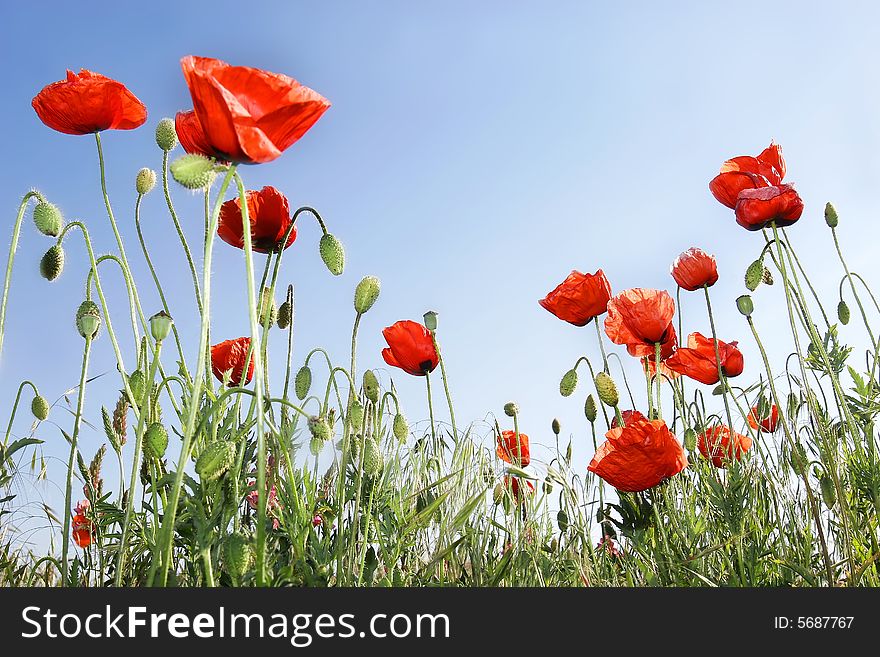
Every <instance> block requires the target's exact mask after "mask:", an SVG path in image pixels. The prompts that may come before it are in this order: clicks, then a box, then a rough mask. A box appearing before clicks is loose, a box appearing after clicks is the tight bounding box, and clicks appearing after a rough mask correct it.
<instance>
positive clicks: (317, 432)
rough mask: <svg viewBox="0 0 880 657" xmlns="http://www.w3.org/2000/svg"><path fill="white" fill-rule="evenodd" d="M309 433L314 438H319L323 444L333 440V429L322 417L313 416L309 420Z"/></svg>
mask: <svg viewBox="0 0 880 657" xmlns="http://www.w3.org/2000/svg"><path fill="white" fill-rule="evenodd" d="M309 431H310V432H311V434H312V437H313V438H317V439H318V440H320V441H321V442H322V443H326V442H327V441H328V440H330V439H331V438H333V427H331V426H330V424H329V423H328V422H327V420H326V419H325V418H324V417H323V416H320V415H313V416H311V417H310V418H309Z"/></svg>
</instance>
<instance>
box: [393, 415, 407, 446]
mask: <svg viewBox="0 0 880 657" xmlns="http://www.w3.org/2000/svg"><path fill="white" fill-rule="evenodd" d="M392 431H393V433H394V437H395V438H397V439H398V440H399V441H400V442H403V441H404V440H406V437H407V435H409V427H408V426H407V424H406V418H405V417H403V414H402V413H398V414H397V415H395V416H394V423H393V424H392Z"/></svg>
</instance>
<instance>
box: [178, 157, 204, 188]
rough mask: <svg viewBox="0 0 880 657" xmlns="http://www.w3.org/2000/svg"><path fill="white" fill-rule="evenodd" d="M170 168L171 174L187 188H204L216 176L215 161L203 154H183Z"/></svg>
mask: <svg viewBox="0 0 880 657" xmlns="http://www.w3.org/2000/svg"><path fill="white" fill-rule="evenodd" d="M170 168H171V176H172V177H173V178H174V179H175V180H176V181H177V182H178V183H180V184H181V185H183V186H184V187H186V188H187V189H204V188H205V187H207V186H208V185H209V184H210V183H211V180H212V179H213V177H214V163H213V162H212V161H211V160H209V159H208V158H206V157H204V156H203V155H196V154H187V155H182V156H181V157H179V158H177V159H176V160H174V162H172V163H171V167H170Z"/></svg>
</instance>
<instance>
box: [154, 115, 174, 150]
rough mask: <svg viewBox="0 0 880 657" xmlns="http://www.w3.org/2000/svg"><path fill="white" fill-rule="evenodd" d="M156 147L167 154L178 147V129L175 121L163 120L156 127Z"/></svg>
mask: <svg viewBox="0 0 880 657" xmlns="http://www.w3.org/2000/svg"><path fill="white" fill-rule="evenodd" d="M156 145H157V146H159V148H161V149H162V150H163V151H165V152H166V153H167V152H168V151H170V150H171V149H172V148H174V147H175V146H177V129H176V128H175V127H174V119H162V120H161V121H159V125H157V126H156Z"/></svg>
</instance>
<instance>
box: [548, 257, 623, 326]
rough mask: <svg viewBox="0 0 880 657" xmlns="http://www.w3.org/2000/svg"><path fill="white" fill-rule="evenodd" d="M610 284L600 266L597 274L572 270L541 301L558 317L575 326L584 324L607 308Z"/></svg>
mask: <svg viewBox="0 0 880 657" xmlns="http://www.w3.org/2000/svg"><path fill="white" fill-rule="evenodd" d="M610 299H611V284H610V283H609V282H608V279H607V278H605V273H604V272H603V271H602V270H601V269H599V270H598V271H597V272H596V273H595V274H582V273H581V272H579V271H572V272H571V273H570V274H569V275H568V277H567V278H566V279H565V280H564V281H562V283H560V284H559V285H557V286H556V288H555V289H554V290H553V291H552V292H550V293H549V294H548V295H547V296H546V297H544V298H543V299H541V300H539V301H538V303H539V304H541V307H542V308H544V309H545V310H549V311H550V312H551V313H553V314H554V315H556V316H557V317H558V318H559V319H561V320H563V321H566V322H568V323H570V324H574V325H575V326H585V325H586V324H587V323H588V322H589V321H590V320H591V319H593V318H594V317H598V316H599V315H601V314H602V313H604V312H606V311H607V310H608V301H609V300H610Z"/></svg>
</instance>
